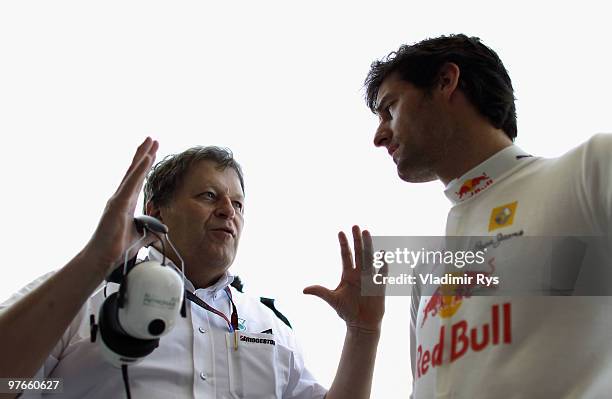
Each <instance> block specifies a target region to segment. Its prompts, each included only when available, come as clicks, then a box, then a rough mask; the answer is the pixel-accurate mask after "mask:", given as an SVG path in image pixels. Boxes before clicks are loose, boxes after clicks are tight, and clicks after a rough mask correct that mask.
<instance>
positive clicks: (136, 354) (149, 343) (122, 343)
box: [98, 292, 159, 362]
mask: <svg viewBox="0 0 612 399" xmlns="http://www.w3.org/2000/svg"><path fill="white" fill-rule="evenodd" d="M117 298H118V294H117V293H116V292H115V293H113V294H111V295H110V296H108V298H106V300H104V303H103V304H102V306H101V307H100V315H99V317H98V324H99V331H100V338H101V339H102V341H103V343H104V345H106V346H107V347H108V349H110V350H111V351H112V352H114V353H116V354H117V355H119V356H120V357H125V358H132V359H134V358H142V357H145V356H147V355H149V354H150V353H151V352H153V350H155V348H157V347H158V346H159V338H157V339H138V338H134V337H132V336H130V335H127V334H126V333H125V332H124V331H123V329H122V328H121V324H119V304H118V301H117ZM132 362H133V360H132Z"/></svg>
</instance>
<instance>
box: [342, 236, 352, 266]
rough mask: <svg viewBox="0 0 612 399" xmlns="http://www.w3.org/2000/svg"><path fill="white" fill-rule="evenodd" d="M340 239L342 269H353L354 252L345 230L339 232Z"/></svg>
mask: <svg viewBox="0 0 612 399" xmlns="http://www.w3.org/2000/svg"><path fill="white" fill-rule="evenodd" d="M338 241H340V256H341V257H342V270H343V271H344V270H353V254H352V252H351V248H350V247H349V244H348V239H347V238H346V234H344V232H343V231H341V232H340V233H338Z"/></svg>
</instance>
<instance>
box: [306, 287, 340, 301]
mask: <svg viewBox="0 0 612 399" xmlns="http://www.w3.org/2000/svg"><path fill="white" fill-rule="evenodd" d="M303 292H304V294H306V295H314V296H318V297H319V298H321V299H323V300H324V301H325V302H327V303H328V304H329V305H333V298H332V297H333V293H332V291H331V290H329V289H327V288H325V287H322V286H320V285H311V286H309V287H306V288H304V291H303Z"/></svg>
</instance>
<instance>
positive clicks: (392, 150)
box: [387, 144, 399, 164]
mask: <svg viewBox="0 0 612 399" xmlns="http://www.w3.org/2000/svg"><path fill="white" fill-rule="evenodd" d="M398 149H399V145H398V144H394V145H392V146H391V147H389V148H388V149H387V151H388V152H389V155H391V158H393V162H395V163H396V164H397V158H398V156H399V151H398Z"/></svg>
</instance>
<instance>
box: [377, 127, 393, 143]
mask: <svg viewBox="0 0 612 399" xmlns="http://www.w3.org/2000/svg"><path fill="white" fill-rule="evenodd" d="M391 138H392V134H391V131H390V130H389V129H388V127H387V122H381V123H380V124H379V125H378V128H377V129H376V133H374V146H376V147H385V146H386V145H387V144H388V143H390V142H391Z"/></svg>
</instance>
